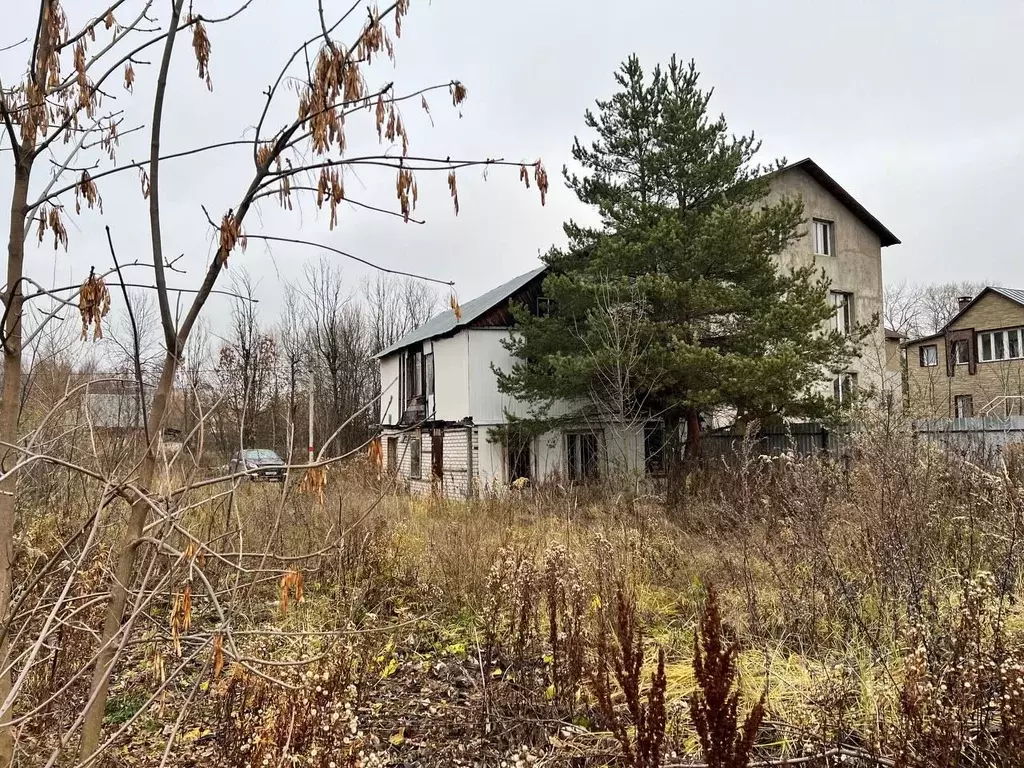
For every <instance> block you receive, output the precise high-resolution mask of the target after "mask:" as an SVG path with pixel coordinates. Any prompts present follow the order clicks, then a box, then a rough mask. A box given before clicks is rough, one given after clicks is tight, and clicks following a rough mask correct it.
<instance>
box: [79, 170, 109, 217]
mask: <svg viewBox="0 0 1024 768" xmlns="http://www.w3.org/2000/svg"><path fill="white" fill-rule="evenodd" d="M82 198H85V204H86V205H87V206H88V207H89V208H90V209H92V208H94V207H97V206H98V207H99V209H100V213H103V198H101V197H100V193H99V190H98V189H97V188H96V182H94V181H93V180H92V177H91V176H90V175H89V171H87V170H83V171H82V176H81V178H79V180H78V184H76V185H75V213H81V212H82Z"/></svg>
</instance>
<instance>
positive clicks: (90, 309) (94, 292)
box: [78, 269, 110, 341]
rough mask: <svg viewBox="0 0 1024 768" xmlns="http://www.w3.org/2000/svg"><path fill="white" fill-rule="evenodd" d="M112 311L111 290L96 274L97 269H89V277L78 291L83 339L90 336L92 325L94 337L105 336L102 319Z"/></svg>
mask: <svg viewBox="0 0 1024 768" xmlns="http://www.w3.org/2000/svg"><path fill="white" fill-rule="evenodd" d="M109 311H110V291H108V290H107V285H106V283H104V282H103V278H101V277H99V276H97V275H96V272H95V270H92V269H90V270H89V277H87V278H86V279H85V282H84V283H82V287H81V289H80V290H79V292H78V312H79V314H81V316H82V341H86V340H88V338H89V326H92V328H93V333H92V337H93V340H94V341H95V340H96V339H102V338H103V326H102V324H101V322H100V321H101V319H102V318H104V317H106V316H107V312H109Z"/></svg>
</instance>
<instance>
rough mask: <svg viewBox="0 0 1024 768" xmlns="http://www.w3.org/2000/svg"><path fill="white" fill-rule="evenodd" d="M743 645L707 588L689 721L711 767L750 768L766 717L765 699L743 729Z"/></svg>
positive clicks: (695, 647) (695, 650)
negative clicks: (739, 661) (739, 670)
mask: <svg viewBox="0 0 1024 768" xmlns="http://www.w3.org/2000/svg"><path fill="white" fill-rule="evenodd" d="M738 653H739V645H738V643H736V642H735V641H734V640H733V639H732V632H731V631H730V630H729V628H728V627H727V626H726V625H724V624H723V622H722V616H721V612H720V610H719V607H718V596H717V594H716V592H715V590H714V589H713V588H709V589H708V597H707V600H706V601H705V603H704V611H703V613H702V614H701V617H700V622H699V625H698V629H697V636H696V637H694V640H693V671H694V676H695V677H696V679H697V690H696V691H695V692H694V693H693V694H692V696H691V697H690V718H691V719H692V720H693V725H694V728H695V729H696V730H697V736H698V738H699V739H700V745H701V749H702V750H703V752H704V760H705V761H706V762H707V764H708V766H709V768H746V766H748V765H750V760H751V754H752V753H753V750H754V744H755V741H756V739H757V731H758V729H759V728H760V726H761V720H762V718H763V717H764V695H763V694H762V696H761V699H760V701H758V702H757V704H755V705H754V707H753V709H751V710H750V713H749V714H748V715H747V717H746V719H745V720H744V722H743V726H742V727H739V720H738V715H737V710H738V708H739V690H738V687H737V686H736V655H737V654H738Z"/></svg>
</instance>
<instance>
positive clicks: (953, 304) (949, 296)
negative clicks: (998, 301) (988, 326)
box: [882, 280, 986, 338]
mask: <svg viewBox="0 0 1024 768" xmlns="http://www.w3.org/2000/svg"><path fill="white" fill-rule="evenodd" d="M985 285H986V284H985V283H978V282H971V281H966V280H963V281H959V282H948V283H931V284H917V283H908V282H906V281H905V280H904V281H901V282H899V283H892V284H890V285H888V286H886V288H885V300H884V306H883V310H882V315H883V318H884V320H885V326H886V327H887V328H891V329H892V330H894V331H896V332H898V333H900V334H903V335H904V336H906V337H908V338H917V337H920V336H928V335H929V334H932V333H938V331H940V330H941V329H942V328H944V327H945V326H946V324H947V323H949V321H950V320H952V319H953V317H954V316H955V315H956V313H957V312H959V311H960V299H961V298H965V297H966V298H970V297H974V296H977V295H978V294H979V293H980V292H981V291H982V290H984V288H985Z"/></svg>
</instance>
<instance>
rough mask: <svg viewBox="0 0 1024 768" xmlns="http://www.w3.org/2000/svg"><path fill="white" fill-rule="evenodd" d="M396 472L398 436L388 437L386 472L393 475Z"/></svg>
mask: <svg viewBox="0 0 1024 768" xmlns="http://www.w3.org/2000/svg"><path fill="white" fill-rule="evenodd" d="M397 472H398V438H397V437H389V438H388V473H390V474H392V475H394V474H396V473H397Z"/></svg>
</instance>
